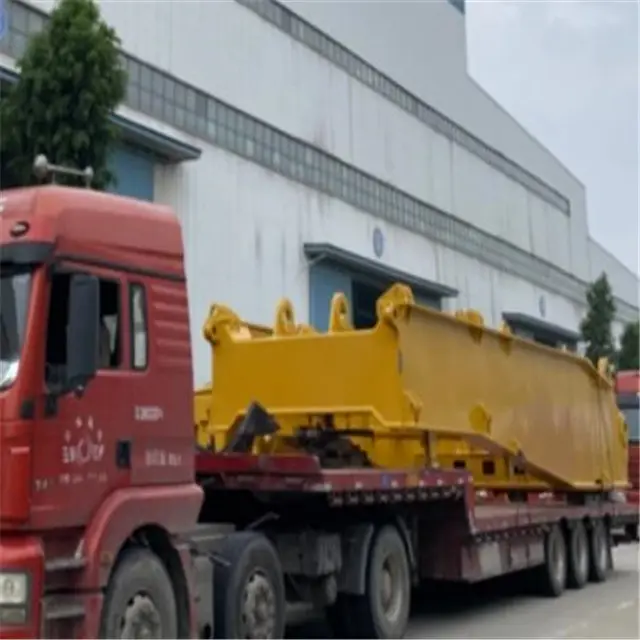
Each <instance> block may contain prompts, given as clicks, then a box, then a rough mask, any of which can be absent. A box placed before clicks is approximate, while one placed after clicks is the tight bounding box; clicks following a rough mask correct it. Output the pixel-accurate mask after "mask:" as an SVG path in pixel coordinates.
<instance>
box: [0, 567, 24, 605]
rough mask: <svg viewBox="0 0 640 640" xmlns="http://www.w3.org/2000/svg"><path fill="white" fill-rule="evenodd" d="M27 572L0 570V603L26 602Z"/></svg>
mask: <svg viewBox="0 0 640 640" xmlns="http://www.w3.org/2000/svg"><path fill="white" fill-rule="evenodd" d="M27 584H28V581H27V574H26V573H4V572H0V605H4V604H26V602H27V595H28V594H27Z"/></svg>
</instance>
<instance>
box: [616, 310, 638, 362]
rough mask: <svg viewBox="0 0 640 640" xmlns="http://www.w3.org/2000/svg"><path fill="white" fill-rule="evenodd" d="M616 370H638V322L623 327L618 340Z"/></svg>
mask: <svg viewBox="0 0 640 640" xmlns="http://www.w3.org/2000/svg"><path fill="white" fill-rule="evenodd" d="M618 369H620V370H622V371H624V370H628V369H633V370H636V371H637V370H638V369H640V321H638V320H636V321H635V322H629V323H627V324H626V325H625V327H624V331H623V332H622V337H621V338H620V352H619V353H618Z"/></svg>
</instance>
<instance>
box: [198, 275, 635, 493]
mask: <svg viewBox="0 0 640 640" xmlns="http://www.w3.org/2000/svg"><path fill="white" fill-rule="evenodd" d="M377 316H378V321H377V324H376V326H375V327H374V328H372V329H367V330H354V329H353V328H352V327H351V325H350V323H349V310H348V306H347V302H346V298H345V296H344V295H343V294H340V293H337V294H336V295H335V296H334V299H333V303H332V308H331V314H330V321H329V330H328V331H327V332H326V333H318V332H316V331H314V330H313V329H312V328H310V327H308V326H305V325H297V324H296V323H295V319H294V314H293V309H292V306H291V304H290V302H289V301H287V300H283V301H281V302H280V304H279V305H278V309H277V312H276V320H275V322H274V328H273V331H271V332H270V331H263V332H262V333H259V332H255V331H251V330H250V328H249V325H247V323H245V322H243V321H242V320H241V319H240V318H239V317H238V316H237V315H236V314H234V313H233V312H232V311H231V310H230V309H228V308H227V307H224V306H221V305H214V306H212V307H211V310H210V314H209V317H208V319H207V321H206V323H205V326H204V335H205V338H206V339H207V340H208V341H209V342H210V344H211V346H212V353H213V357H212V361H213V368H214V369H215V378H214V384H213V386H212V387H211V388H209V389H206V390H204V391H202V390H201V391H200V392H199V393H200V395H199V396H196V404H198V403H200V405H201V407H205V408H206V410H207V411H208V416H207V417H206V418H203V419H202V421H201V423H200V424H198V423H197V424H196V429H197V438H198V442H199V443H200V444H201V445H202V446H208V445H211V446H214V447H215V448H216V449H217V450H219V449H221V448H222V447H224V446H225V444H226V443H227V441H228V438H229V435H230V429H231V425H233V424H234V423H236V421H237V418H238V417H239V416H240V415H242V414H243V412H244V411H245V410H246V408H247V406H248V405H249V404H250V403H251V402H252V401H258V402H260V403H261V404H262V405H263V406H264V407H265V408H266V409H267V410H268V411H269V412H270V413H271V414H272V415H273V416H274V417H275V418H276V420H277V422H278V424H279V426H280V430H279V432H278V433H277V434H275V435H273V436H265V437H261V438H258V439H257V441H256V443H255V444H254V449H255V450H256V452H272V453H278V452H288V451H291V450H295V449H296V448H297V447H299V446H300V442H299V441H298V440H296V438H295V436H296V433H297V432H298V430H299V429H300V428H305V427H318V428H322V429H336V430H344V431H346V432H347V437H349V438H350V441H351V442H352V443H353V444H354V445H356V446H357V447H359V448H360V449H361V450H362V451H363V452H364V453H366V455H367V456H368V458H369V460H370V461H371V463H372V464H373V465H374V466H378V467H384V468H408V467H409V468H411V467H414V468H415V467H423V466H425V465H431V466H442V467H463V466H464V467H466V468H468V469H469V470H470V471H471V472H472V474H473V476H474V478H475V480H476V482H477V484H478V486H484V487H487V488H504V489H509V488H516V489H517V488H523V489H526V488H555V489H560V488H564V489H573V490H585V491H589V490H598V489H601V488H614V487H620V488H621V487H624V486H626V484H627V438H626V427H625V424H624V421H623V420H622V418H621V416H620V414H619V412H618V410H617V408H616V403H615V394H614V390H613V387H612V382H611V379H610V376H609V373H608V369H607V364H606V362H602V363H600V365H599V367H598V369H596V368H594V367H593V366H592V365H591V363H590V362H588V361H587V360H586V359H584V358H581V357H580V356H577V355H574V354H571V353H568V352H564V351H561V350H558V349H552V348H549V347H545V346H543V345H540V344H537V343H534V342H531V341H528V340H525V339H522V338H519V337H517V336H514V335H512V334H511V332H510V331H509V328H508V327H507V326H506V325H503V326H502V327H501V328H500V329H499V330H494V329H491V328H488V327H486V326H484V321H483V318H482V316H481V315H480V314H479V313H478V312H476V311H473V310H467V311H457V312H455V313H453V314H449V313H442V312H439V311H434V310H432V309H429V308H426V307H421V306H419V305H416V304H415V302H414V299H413V295H412V293H411V290H410V289H409V288H408V287H405V286H404V285H394V286H393V287H391V288H390V289H389V290H388V291H387V292H386V293H385V294H384V295H383V296H381V298H380V299H379V300H378V303H377ZM207 397H208V406H207V400H206V399H207ZM200 412H201V413H200V415H202V409H200ZM355 430H358V431H355ZM363 430H367V432H366V433H363Z"/></svg>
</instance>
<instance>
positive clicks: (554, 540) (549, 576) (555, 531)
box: [536, 526, 567, 598]
mask: <svg viewBox="0 0 640 640" xmlns="http://www.w3.org/2000/svg"><path fill="white" fill-rule="evenodd" d="M536 582H537V585H538V588H539V590H540V591H541V592H542V593H543V594H544V595H546V596H549V597H551V598H557V597H559V596H561V595H562V593H563V592H564V590H565V588H566V585H567V545H566V544H565V541H564V536H563V535H562V530H561V529H560V527H559V526H553V527H552V529H551V531H549V533H548V534H547V536H546V538H545V541H544V564H543V565H542V566H541V567H540V568H539V569H538V571H537V580H536Z"/></svg>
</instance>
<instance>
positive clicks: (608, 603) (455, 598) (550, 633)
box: [289, 544, 640, 640]
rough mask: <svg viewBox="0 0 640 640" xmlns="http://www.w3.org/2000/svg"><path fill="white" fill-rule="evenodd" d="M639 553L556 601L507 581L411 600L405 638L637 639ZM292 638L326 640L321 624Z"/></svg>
mask: <svg viewBox="0 0 640 640" xmlns="http://www.w3.org/2000/svg"><path fill="white" fill-rule="evenodd" d="M638 554H639V548H638V545H637V544H633V545H623V546H621V547H618V548H617V549H616V550H615V556H614V557H615V564H616V571H615V573H613V574H612V575H611V576H610V577H609V579H608V580H607V582H605V583H604V584H601V585H594V584H589V585H587V586H586V587H585V588H584V589H582V590H580V591H567V592H566V593H565V594H564V595H563V596H562V597H561V598H559V599H555V600H554V599H546V598H540V597H536V596H530V595H526V594H524V593H522V592H521V593H517V592H516V591H515V590H514V584H513V582H511V581H504V580H500V581H493V582H492V583H489V584H485V585H482V586H479V587H475V588H473V589H462V590H458V589H456V590H455V592H450V593H449V592H447V593H445V592H443V591H442V590H439V592H437V593H431V594H428V593H423V594H416V596H415V598H416V599H417V598H419V597H420V598H421V601H416V600H414V606H413V609H414V615H413V616H412V619H411V624H410V627H409V633H408V634H407V637H408V638H511V639H512V638H600V639H604V638H612V639H616V640H617V639H618V638H634V639H636V640H637V638H640V624H639V621H638V620H639V616H640V608H639V595H638V589H639V584H638V581H639V577H640V576H639V571H638V569H639V555H638ZM289 637H291V638H327V637H330V636H329V632H328V631H327V629H326V628H325V626H324V624H322V623H321V622H314V623H307V624H304V625H301V626H298V627H293V628H291V631H290V636H289Z"/></svg>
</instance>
